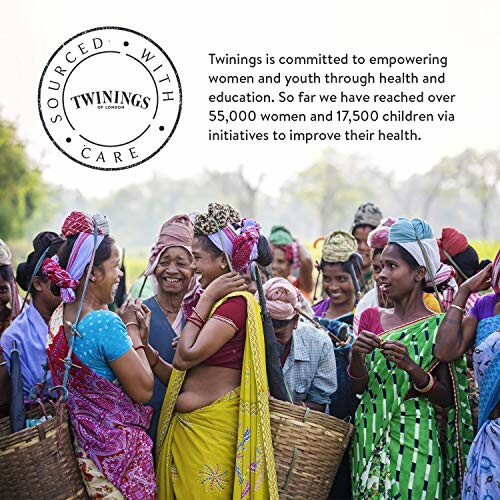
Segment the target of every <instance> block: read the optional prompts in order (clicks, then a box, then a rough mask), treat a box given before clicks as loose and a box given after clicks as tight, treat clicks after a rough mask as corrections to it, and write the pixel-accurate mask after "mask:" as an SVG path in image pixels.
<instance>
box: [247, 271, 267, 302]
mask: <svg viewBox="0 0 500 500" xmlns="http://www.w3.org/2000/svg"><path fill="white" fill-rule="evenodd" d="M259 271H260V279H261V281H262V284H264V283H266V282H267V275H266V272H265V270H264V269H263V268H262V267H261V266H259ZM243 278H244V280H245V283H246V285H247V287H248V288H247V291H248V292H250V293H251V294H252V295H255V294H256V293H257V282H256V281H254V280H253V279H252V275H251V274H250V269H249V270H248V271H247V272H246V273H245V275H244V276H243Z"/></svg>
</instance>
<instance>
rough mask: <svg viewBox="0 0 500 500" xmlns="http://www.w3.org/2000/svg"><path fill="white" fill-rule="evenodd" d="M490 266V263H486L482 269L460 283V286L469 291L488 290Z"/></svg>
mask: <svg viewBox="0 0 500 500" xmlns="http://www.w3.org/2000/svg"><path fill="white" fill-rule="evenodd" d="M491 268H492V264H488V265H487V266H486V267H485V268H484V269H483V270H482V271H480V272H479V273H477V274H475V275H474V276H472V277H471V278H469V279H468V280H467V281H465V282H464V283H462V285H461V287H460V288H462V287H463V288H465V289H466V290H468V291H469V293H477V292H482V291H483V290H488V288H490V286H491Z"/></svg>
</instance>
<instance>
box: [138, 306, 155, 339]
mask: <svg viewBox="0 0 500 500" xmlns="http://www.w3.org/2000/svg"><path fill="white" fill-rule="evenodd" d="M135 314H136V318H137V322H138V323H139V335H140V337H141V342H142V345H148V341H149V325H150V323H151V309H149V307H147V306H145V305H144V304H141V310H140V311H136V313H135Z"/></svg>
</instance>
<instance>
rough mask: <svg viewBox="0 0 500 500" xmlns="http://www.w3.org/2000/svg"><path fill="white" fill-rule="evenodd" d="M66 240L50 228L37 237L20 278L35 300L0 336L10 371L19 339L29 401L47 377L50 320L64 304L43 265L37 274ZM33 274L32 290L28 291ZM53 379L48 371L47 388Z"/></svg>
mask: <svg viewBox="0 0 500 500" xmlns="http://www.w3.org/2000/svg"><path fill="white" fill-rule="evenodd" d="M63 242H64V240H63V239H62V238H60V237H59V236H57V234H56V233H52V232H50V231H45V232H42V233H39V234H38V235H37V236H36V237H35V239H34V240H33V252H31V253H30V254H29V255H28V258H27V259H26V262H21V263H20V264H19V265H18V266H17V273H16V281H17V283H18V284H19V285H20V286H21V288H23V289H24V290H26V291H29V292H30V293H31V296H32V301H31V303H30V304H29V305H26V306H25V308H24V310H23V312H22V313H21V314H20V315H19V316H18V317H17V318H16V321H14V322H12V324H11V325H10V326H9V328H7V330H5V332H4V334H3V335H2V337H1V338H0V344H1V346H2V348H3V351H4V356H5V359H6V361H7V366H8V367H9V370H10V352H11V350H12V346H13V341H15V342H16V345H17V348H18V349H19V354H20V362H21V374H22V379H23V390H24V398H25V400H28V399H29V396H30V392H31V389H32V388H33V387H34V386H35V385H36V384H38V383H39V382H41V381H42V380H43V377H44V369H43V368H42V365H43V364H45V361H46V358H47V354H46V352H45V347H46V344H47V331H48V323H49V320H50V317H51V316H52V313H53V312H54V310H55V309H56V307H57V306H58V305H59V304H60V303H61V297H58V296H55V295H54V294H53V293H52V291H51V282H50V281H49V280H48V278H47V276H45V274H44V273H43V271H42V269H41V267H40V269H38V271H37V273H36V274H35V275H34V276H33V273H34V271H35V267H36V265H37V263H38V261H39V260H40V259H41V258H42V256H44V255H45V257H48V258H50V257H52V256H53V255H55V254H56V253H57V251H58V250H59V248H60V247H61V245H62V244H63ZM32 277H33V282H32V284H31V289H30V290H28V287H29V284H30V280H31V279H32ZM51 382H52V381H51V378H50V374H48V377H47V384H46V387H45V390H47V389H48V388H49V387H51V385H50V384H51Z"/></svg>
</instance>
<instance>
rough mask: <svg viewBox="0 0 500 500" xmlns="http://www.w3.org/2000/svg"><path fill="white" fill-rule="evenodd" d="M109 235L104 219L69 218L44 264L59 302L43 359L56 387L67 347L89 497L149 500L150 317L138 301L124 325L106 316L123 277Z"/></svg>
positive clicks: (127, 310)
mask: <svg viewBox="0 0 500 500" xmlns="http://www.w3.org/2000/svg"><path fill="white" fill-rule="evenodd" d="M96 226H97V228H98V235H97V237H95V236H94V228H95V227H96ZM108 232H109V227H108V226H107V222H106V221H105V219H104V218H103V217H102V216H99V215H94V216H93V217H90V216H88V215H86V214H83V213H81V212H72V213H71V214H70V215H69V216H68V217H67V218H66V220H65V222H64V225H63V228H62V234H63V235H64V236H65V237H66V241H65V243H64V244H63V245H62V246H61V248H60V249H59V252H58V254H57V255H56V256H54V257H52V258H51V259H45V261H44V263H43V265H42V270H43V272H44V273H45V274H46V275H47V276H48V278H49V279H50V280H51V281H52V283H53V285H54V286H53V289H54V292H55V294H56V295H58V294H59V295H60V296H61V298H62V304H61V305H60V306H59V307H58V308H57V309H56V310H55V312H54V314H53V315H52V318H51V320H50V325H49V338H48V347H47V358H48V362H49V366H50V370H51V373H52V378H53V381H54V383H55V384H57V385H58V386H62V385H63V383H64V382H63V380H64V374H65V370H66V364H65V362H64V360H65V358H66V357H67V356H68V353H69V346H70V345H71V344H73V353H72V356H71V363H72V364H71V367H70V369H69V379H68V382H67V387H66V389H67V391H68V396H69V399H68V409H69V413H70V416H71V424H72V427H73V431H74V434H75V441H76V443H75V444H76V454H77V457H78V461H79V464H80V468H81V472H82V476H83V479H84V481H85V484H86V487H87V492H88V494H89V496H90V497H92V498H154V494H155V486H156V485H155V476H154V467H153V457H152V454H151V448H152V442H151V439H150V438H149V436H148V435H147V433H146V431H147V428H148V426H149V423H150V420H151V412H152V409H151V408H149V407H145V406H143V403H146V402H147V401H149V400H150V398H151V395H152V392H153V374H152V373H151V369H150V367H149V362H148V360H147V358H146V354H145V350H146V349H145V344H147V337H148V323H149V311H148V310H147V309H144V308H143V307H142V306H141V304H140V301H136V302H133V303H132V302H128V303H126V304H125V305H124V308H123V311H122V319H120V317H119V316H118V315H117V314H115V313H113V312H111V311H108V310H106V306H107V304H109V303H111V302H112V301H113V298H114V293H115V290H116V287H117V286H118V283H119V281H120V277H121V276H122V272H121V271H120V254H119V250H118V247H117V246H116V244H115V242H114V240H113V239H112V238H111V237H110V236H109V235H108ZM84 290H85V293H84ZM70 325H73V328H74V330H72V329H71V328H70ZM59 391H60V392H61V391H62V392H63V393H64V389H59ZM61 395H64V394H61Z"/></svg>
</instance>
